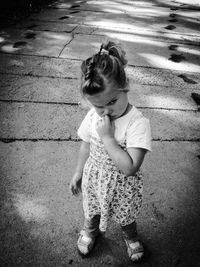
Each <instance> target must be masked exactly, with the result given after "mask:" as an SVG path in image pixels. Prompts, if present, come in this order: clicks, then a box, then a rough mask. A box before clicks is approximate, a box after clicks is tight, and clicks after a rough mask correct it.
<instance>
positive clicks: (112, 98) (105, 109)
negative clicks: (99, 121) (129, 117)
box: [86, 85, 128, 120]
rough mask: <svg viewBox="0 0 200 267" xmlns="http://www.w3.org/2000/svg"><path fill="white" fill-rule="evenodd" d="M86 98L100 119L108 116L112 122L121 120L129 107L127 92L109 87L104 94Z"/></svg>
mask: <svg viewBox="0 0 200 267" xmlns="http://www.w3.org/2000/svg"><path fill="white" fill-rule="evenodd" d="M86 98H87V100H88V101H89V102H90V103H91V104H92V106H93V107H94V108H95V110H96V112H97V114H98V115H99V116H100V117H103V116H105V115H108V116H109V117H110V119H112V120H114V119H117V118H119V117H120V116H121V115H122V114H123V113H124V112H125V111H126V109H127V106H128V97H127V92H124V91H120V90H117V89H116V88H113V86H109V85H107V86H106V89H105V90H104V91H103V92H100V93H98V94H95V95H86Z"/></svg>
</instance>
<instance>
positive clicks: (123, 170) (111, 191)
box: [70, 42, 151, 261]
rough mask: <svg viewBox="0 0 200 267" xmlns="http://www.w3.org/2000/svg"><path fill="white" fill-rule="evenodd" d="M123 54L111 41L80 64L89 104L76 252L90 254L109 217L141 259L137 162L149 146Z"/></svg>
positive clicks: (78, 178) (76, 188)
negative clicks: (130, 90) (131, 98)
mask: <svg viewBox="0 0 200 267" xmlns="http://www.w3.org/2000/svg"><path fill="white" fill-rule="evenodd" d="M126 63H127V61H126V59H125V52H124V51H123V50H122V49H121V48H120V47H119V46H118V45H116V44H115V43H113V42H108V43H107V44H102V45H101V48H100V51H99V52H98V53H97V54H95V55H93V56H92V57H90V58H88V59H87V60H85V61H84V62H83V63H82V66H81V69H82V82H81V93H82V95H83V97H84V98H85V99H86V100H87V101H88V102H89V103H90V104H91V105H92V108H91V109H90V111H89V112H88V113H87V115H86V117H85V118H84V120H83V121H82V123H81V125H80V127H79V129H78V135H79V137H80V138H81V139H82V143H81V147H80V154H79V158H78V163H77V167H76V171H75V174H74V176H73V178H72V180H71V183H70V189H71V191H72V193H73V194H74V195H76V194H78V193H79V192H80V191H81V189H82V195H83V210H84V215H85V221H84V226H83V230H82V231H81V232H80V236H79V239H78V243H77V246H78V250H79V252H80V253H81V254H82V255H85V256H86V255H88V254H89V253H90V252H91V250H92V248H93V246H94V243H95V239H96V237H97V235H98V234H99V233H100V231H101V232H105V231H106V228H107V225H108V223H109V219H113V220H114V221H116V222H117V223H119V224H120V225H121V228H122V233H123V237H124V240H125V243H126V246H127V251H128V255H129V257H130V258H131V260H132V261H137V260H139V259H141V258H142V257H143V255H144V248H143V246H142V243H141V242H140V241H139V239H138V236H137V231H136V218H137V216H138V214H139V211H140V208H141V203H142V190H143V176H142V173H141V171H140V166H141V164H142V162H143V160H144V157H145V154H146V152H147V151H150V150H151V132H150V124H149V120H148V119H146V118H145V117H144V116H143V115H142V113H141V112H140V111H139V110H137V109H136V108H135V107H134V106H132V105H131V104H130V103H129V102H128V97H127V92H128V89H127V88H128V79H127V77H126V73H125V70H124V67H125V65H126Z"/></svg>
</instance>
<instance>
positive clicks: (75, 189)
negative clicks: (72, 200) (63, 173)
mask: <svg viewBox="0 0 200 267" xmlns="http://www.w3.org/2000/svg"><path fill="white" fill-rule="evenodd" d="M81 181H82V174H81V173H75V174H74V176H73V177H72V179H71V182H70V185H69V189H70V191H71V192H72V194H73V195H78V194H79V193H80V192H81Z"/></svg>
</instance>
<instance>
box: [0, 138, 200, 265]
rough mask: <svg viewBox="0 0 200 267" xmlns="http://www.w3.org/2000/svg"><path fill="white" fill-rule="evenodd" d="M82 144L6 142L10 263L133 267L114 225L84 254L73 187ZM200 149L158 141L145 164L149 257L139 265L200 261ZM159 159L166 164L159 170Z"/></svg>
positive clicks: (4, 253)
mask: <svg viewBox="0 0 200 267" xmlns="http://www.w3.org/2000/svg"><path fill="white" fill-rule="evenodd" d="M78 149H79V142H76V143H74V142H13V143H10V144H6V143H2V142H0V158H1V170H2V171H1V174H0V176H1V179H0V181H1V190H2V192H1V218H2V219H1V221H0V226H1V229H3V231H1V232H0V235H1V238H0V243H1V263H2V260H4V262H3V264H4V265H5V264H6V265H8V266H13V265H16V264H17V265H19V266H20V265H28V266H38V265H41V266H66V265H73V266H77V267H78V266H91V267H92V266H108V264H109V266H132V264H131V262H130V261H129V259H128V256H127V254H126V250H125V244H124V242H123V240H122V236H121V232H120V229H119V226H118V225H116V224H115V223H110V225H109V228H108V231H107V233H106V236H105V238H103V237H100V238H99V239H98V241H97V245H96V246H95V248H94V251H93V252H92V254H91V256H90V257H89V258H84V259H83V258H81V257H80V256H79V255H78V253H77V250H76V242H77V238H78V232H79V230H80V229H81V227H82V221H83V212H82V204H81V197H80V196H79V197H78V198H75V197H72V196H71V194H70V193H69V190H68V185H69V181H70V179H71V176H72V174H73V170H74V168H75V164H76V155H77V152H78ZM198 153H199V144H198V143H194V142H153V152H152V153H151V154H148V155H147V159H146V161H145V164H144V165H143V172H144V175H145V177H146V178H145V187H144V199H143V208H142V211H141V214H140V217H139V219H138V230H139V233H140V235H141V238H142V240H143V242H144V243H145V244H146V246H147V255H146V258H145V261H144V262H143V263H140V266H163V267H168V266H175V265H177V263H179V265H180V266H190V264H191V259H192V263H193V264H194V265H193V266H195V264H198V262H199V260H200V258H199V253H198V251H197V249H196V248H197V244H198V242H199V239H198V234H197V233H198V232H199V220H198V216H199V215H200V214H199V206H198V203H199V193H200V192H199V187H198V181H199V172H200V169H199V159H198V158H197V155H198ZM166 155H168V156H167V157H166ZM155 162H156V165H157V166H162V167H161V168H155ZM166 224H167V227H166ZM188 228H190V231H189V232H188V231H187V229H188ZM174 236H176V238H174ZM196 266H197V265H196Z"/></svg>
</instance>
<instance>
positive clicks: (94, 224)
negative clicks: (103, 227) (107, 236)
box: [83, 215, 100, 237]
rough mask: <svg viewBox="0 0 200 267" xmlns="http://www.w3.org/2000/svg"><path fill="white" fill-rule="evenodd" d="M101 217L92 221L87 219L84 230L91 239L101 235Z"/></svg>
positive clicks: (97, 216) (96, 217) (95, 217)
mask: <svg viewBox="0 0 200 267" xmlns="http://www.w3.org/2000/svg"><path fill="white" fill-rule="evenodd" d="M99 223H100V215H95V216H94V217H93V218H92V219H85V221H84V225H83V230H84V231H85V232H86V233H87V234H88V236H90V237H96V236H97V235H98V234H99Z"/></svg>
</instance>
